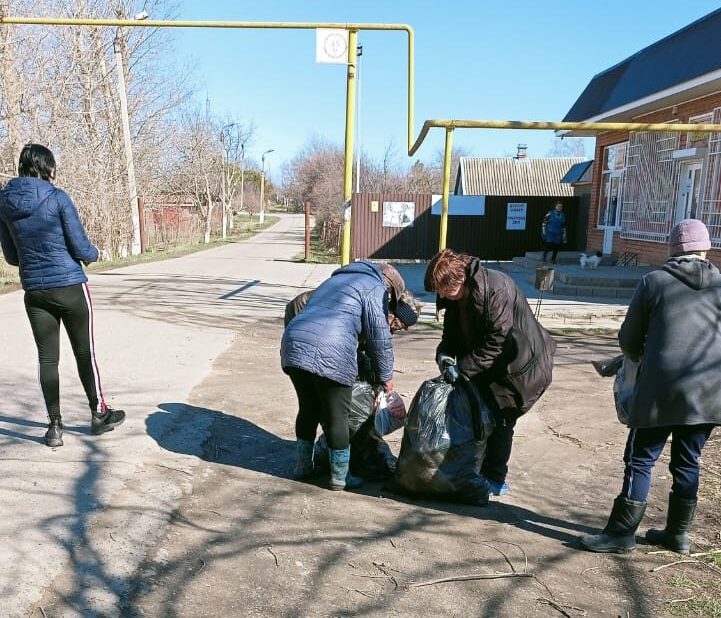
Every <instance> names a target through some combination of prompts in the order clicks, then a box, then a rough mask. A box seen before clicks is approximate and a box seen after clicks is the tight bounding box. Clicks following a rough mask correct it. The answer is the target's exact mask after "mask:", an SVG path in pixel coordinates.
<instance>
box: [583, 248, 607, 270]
mask: <svg viewBox="0 0 721 618" xmlns="http://www.w3.org/2000/svg"><path fill="white" fill-rule="evenodd" d="M602 258H603V253H601V252H600V251H596V253H594V254H593V255H586V254H585V253H582V254H581V268H586V267H587V266H588V268H596V267H597V266H598V265H599V264H600V263H601V259H602Z"/></svg>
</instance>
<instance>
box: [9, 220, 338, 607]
mask: <svg viewBox="0 0 721 618" xmlns="http://www.w3.org/2000/svg"><path fill="white" fill-rule="evenodd" d="M302 221H303V220H302V216H293V215H289V216H284V217H282V218H281V221H280V222H279V223H278V224H277V225H275V226H274V227H273V228H272V229H270V230H267V231H265V232H263V233H261V234H259V235H258V236H256V237H255V238H253V239H251V240H248V241H244V242H240V243H234V244H229V245H225V246H223V247H220V248H217V249H214V250H210V251H204V252H200V253H196V254H193V255H189V256H186V257H182V258H179V259H173V260H168V261H163V262H154V263H147V264H140V265H136V266H132V267H127V268H123V269H118V270H113V271H108V272H103V273H99V274H92V275H91V276H90V286H91V292H92V294H93V304H94V307H95V335H96V354H97V359H98V363H99V366H100V373H101V379H102V383H103V388H104V391H105V395H106V399H107V400H108V402H109V403H110V405H112V406H114V407H120V408H123V409H125V410H126V411H127V414H128V420H127V422H126V423H125V424H124V425H123V426H122V427H120V428H119V429H117V430H116V431H113V432H110V433H108V434H105V435H103V436H100V437H94V436H91V435H90V433H89V420H90V419H89V412H88V409H87V404H86V403H85V400H84V396H83V392H82V388H81V386H80V382H79V380H78V377H77V373H76V371H75V366H74V361H73V357H72V353H71V350H70V345H69V342H68V341H67V338H66V337H65V336H64V335H63V338H62V342H61V348H62V351H61V405H62V413H63V418H64V422H65V425H66V430H65V446H63V447H62V448H58V449H49V448H47V447H46V446H44V444H43V434H44V431H45V426H46V416H45V408H44V405H43V402H42V398H41V393H40V389H39V386H38V383H37V359H36V352H35V346H34V343H33V340H32V335H31V332H30V327H29V325H28V322H27V318H26V316H25V312H24V308H23V298H22V292H14V293H10V294H5V295H2V296H0V323H1V324H2V327H1V330H0V332H1V333H2V335H1V336H0V341H1V342H2V357H1V358H0V389H2V393H3V397H2V406H1V407H0V461H1V462H2V463H1V465H2V479H0V512H1V515H2V516H1V517H0V545H1V546H2V551H0V598H2V599H3V608H2V610H0V614H2V615H3V616H28V615H36V614H35V612H37V615H38V616H40V615H42V611H41V610H40V609H39V603H40V602H41V600H42V598H43V592H44V590H45V589H47V588H48V587H51V586H52V587H54V588H55V589H57V590H59V591H61V592H60V596H61V597H62V598H64V599H65V601H66V602H67V603H68V605H67V606H69V607H75V608H78V607H87V608H90V607H91V606H92V613H93V615H110V614H112V613H113V609H112V608H113V607H115V604H116V601H117V598H118V596H119V595H121V594H122V591H123V587H124V585H125V583H124V582H125V580H126V578H127V577H128V576H129V574H131V573H133V572H134V571H135V569H136V568H137V566H138V564H139V563H140V561H141V560H142V557H143V547H144V546H145V545H146V544H147V543H150V542H152V540H153V539H154V538H155V537H156V536H157V535H158V534H159V533H160V531H161V530H162V529H163V527H164V525H165V524H166V522H167V521H168V519H169V518H170V517H171V514H172V513H173V511H174V509H175V508H176V506H177V503H178V500H179V499H180V498H181V497H182V495H183V493H184V492H187V491H189V490H190V487H191V481H192V468H193V467H194V466H195V465H196V463H197V459H196V458H193V457H188V456H187V455H182V454H176V453H173V452H169V451H168V450H166V449H163V448H161V447H159V446H158V444H157V442H156V441H155V440H154V439H153V438H152V437H150V436H149V435H148V429H147V426H146V421H147V419H148V418H149V417H150V416H151V415H152V414H153V413H154V412H156V411H157V410H158V408H159V406H162V405H163V404H168V403H172V402H184V401H186V400H187V397H188V394H189V393H190V392H191V391H192V389H193V388H194V386H195V385H197V384H198V383H200V382H201V381H202V380H203V378H205V377H206V376H207V375H208V374H209V372H210V371H211V366H212V364H213V362H214V360H215V359H217V358H218V357H219V355H220V354H222V353H223V351H224V350H226V349H227V348H229V346H231V344H232V343H233V340H234V338H235V337H236V335H237V334H238V333H239V332H240V331H241V330H242V329H243V328H244V327H245V326H246V325H247V324H248V323H250V322H256V321H257V320H262V319H265V318H270V317H273V318H274V317H277V316H280V315H282V312H283V308H284V305H285V303H286V302H287V300H289V299H290V298H292V297H293V296H295V295H296V294H297V293H299V292H300V291H302V290H303V289H306V288H308V287H315V286H316V285H317V284H318V283H319V282H320V281H322V280H323V279H324V278H326V277H327V276H328V274H329V273H330V272H331V271H332V269H333V268H334V266H332V265H305V264H300V263H294V262H293V261H292V260H291V258H292V257H293V256H294V255H297V254H298V253H299V252H301V251H302V247H303V234H302V225H303V223H302ZM250 353H251V354H252V351H250ZM158 422H159V423H161V424H162V421H158ZM208 423H209V420H208V419H207V418H199V419H195V420H193V421H191V425H192V426H190V427H188V428H186V431H184V432H183V440H187V442H188V446H187V448H186V449H184V450H190V451H191V452H192V449H193V448H199V443H200V442H202V439H201V438H202V436H203V435H204V432H205V431H206V430H207V424H208ZM154 429H155V430H156V431H157V432H162V427H155V428H154ZM172 470H181V471H183V472H185V473H186V474H180V475H178V474H177V473H173V474H169V471H172ZM178 477H182V478H180V479H179V478H178ZM113 530H115V531H117V530H122V531H123V534H122V535H118V534H117V533H116V534H114V533H113ZM46 611H47V609H46ZM88 611H90V609H88ZM48 615H53V614H52V613H50V612H49V613H48ZM56 615H57V614H56ZM62 615H74V614H73V613H72V612H70V613H68V614H66V613H63V614H62ZM83 615H90V614H86V613H85V612H83Z"/></svg>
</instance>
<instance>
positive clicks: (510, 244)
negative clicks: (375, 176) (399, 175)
mask: <svg viewBox="0 0 721 618" xmlns="http://www.w3.org/2000/svg"><path fill="white" fill-rule="evenodd" d="M557 200H560V201H561V202H562V203H563V205H564V211H565V213H566V225H567V228H568V244H567V245H566V246H565V247H564V249H565V250H567V251H575V250H583V249H585V247H577V246H576V242H577V240H576V239H577V235H576V227H577V225H578V219H579V216H578V215H579V199H578V198H577V197H561V198H552V197H513V196H511V197H500V196H488V197H486V209H485V215H483V216H449V217H448V236H447V246H448V247H449V248H450V249H454V250H456V251H462V252H464V253H469V254H471V255H475V256H478V257H480V258H482V259H486V260H510V259H512V258H514V257H516V256H520V255H523V254H524V253H525V252H526V251H536V250H539V249H541V248H542V247H543V242H542V241H541V222H542V220H543V217H544V215H545V214H546V212H548V210H549V209H551V208H552V207H553V204H554V203H555V202H556V201H557ZM374 202H375V203H376V205H375V206H373V203H374ZM383 202H414V204H415V219H414V221H413V224H412V225H410V226H408V227H383ZM509 202H523V203H526V204H527V211H526V229H525V230H507V229H506V207H507V204H508V203H509ZM440 219H441V218H440V216H438V215H432V214H431V195H430V194H413V193H357V194H354V195H353V201H352V221H353V224H352V229H353V232H352V237H353V239H352V246H351V258H352V259H359V258H371V259H385V260H392V259H394V260H401V259H421V260H428V259H430V258H431V257H433V256H434V255H435V253H436V252H437V251H438V238H439V233H440Z"/></svg>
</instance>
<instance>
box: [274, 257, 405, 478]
mask: <svg viewBox="0 0 721 618" xmlns="http://www.w3.org/2000/svg"><path fill="white" fill-rule="evenodd" d="M404 289H405V284H404V282H403V279H402V277H401V276H400V274H399V273H398V271H397V270H395V268H393V267H392V266H385V267H384V268H383V269H381V267H379V266H376V265H375V264H371V263H369V262H354V263H352V264H349V265H348V266H344V267H342V268H339V269H338V270H336V271H335V272H334V273H333V274H332V275H331V276H330V278H329V279H327V280H326V281H324V282H323V283H322V284H321V285H320V286H319V287H318V289H317V290H316V291H315V292H314V294H313V296H312V297H311V298H310V300H309V301H308V304H307V305H306V306H305V307H304V309H303V311H302V312H300V313H299V314H298V315H297V316H296V317H294V318H293V319H292V320H291V321H290V323H289V324H288V326H287V327H286V329H285V332H284V333H283V339H282V342H281V347H280V356H281V365H282V367H283V371H285V373H287V374H288V376H289V377H290V379H291V381H292V382H293V386H294V388H295V391H296V394H297V395H298V408H299V410H298V416H297V418H296V423H295V433H296V437H297V439H298V442H297V449H298V460H297V464H296V469H295V474H294V476H295V478H306V477H308V476H310V475H311V474H312V473H313V459H312V457H313V442H314V440H315V435H316V431H317V429H318V425H319V424H320V425H322V426H323V429H324V431H325V433H326V436H327V438H328V446H329V447H330V463H331V476H330V488H331V489H334V490H343V489H345V488H346V487H348V488H354V487H357V486H358V485H359V484H360V482H359V479H356V478H355V477H350V476H349V475H348V464H349V461H350V447H349V434H348V412H349V410H350V404H351V390H352V389H351V387H352V385H353V382H354V381H355V379H356V376H357V374H358V362H357V350H358V341H359V339H363V340H364V342H365V351H366V354H367V356H368V358H369V359H370V363H371V369H372V370H373V372H374V374H375V375H376V376H378V379H379V381H380V382H381V384H383V385H384V386H385V389H386V391H388V392H390V391H392V390H393V346H392V343H391V331H390V327H389V320H388V316H389V310H393V309H394V308H396V306H397V303H398V299H399V298H400V296H401V294H402V293H403V291H404Z"/></svg>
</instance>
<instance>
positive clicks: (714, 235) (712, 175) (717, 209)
mask: <svg viewBox="0 0 721 618" xmlns="http://www.w3.org/2000/svg"><path fill="white" fill-rule="evenodd" d="M711 118H712V122H713V124H716V123H721V107H718V108H716V109H715V110H714V112H713V115H712V117H711ZM707 143H708V152H707V154H706V170H705V172H704V175H703V180H702V190H701V199H700V205H699V210H698V213H697V217H698V218H699V219H701V221H703V222H704V223H705V224H706V227H707V228H708V231H709V235H710V236H711V246H712V247H713V248H714V249H721V133H711V134H710V135H709V136H708V142H707Z"/></svg>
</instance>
